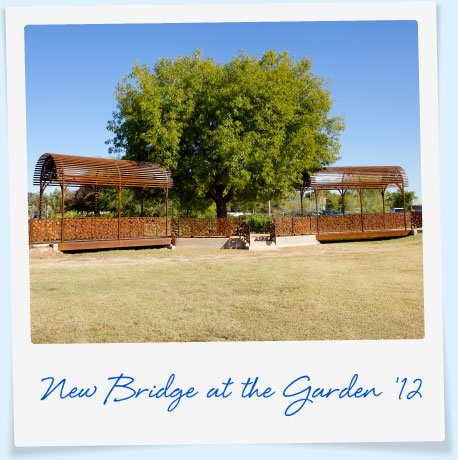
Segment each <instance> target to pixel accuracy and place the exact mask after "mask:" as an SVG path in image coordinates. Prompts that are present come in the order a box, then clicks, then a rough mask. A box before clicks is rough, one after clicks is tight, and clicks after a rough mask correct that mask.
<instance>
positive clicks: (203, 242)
mask: <svg viewBox="0 0 458 460" xmlns="http://www.w3.org/2000/svg"><path fill="white" fill-rule="evenodd" d="M172 245H174V246H175V247H177V248H202V249H248V246H247V244H246V243H245V241H244V240H242V239H241V238H239V237H237V236H235V237H231V238H216V237H215V238H173V239H172Z"/></svg>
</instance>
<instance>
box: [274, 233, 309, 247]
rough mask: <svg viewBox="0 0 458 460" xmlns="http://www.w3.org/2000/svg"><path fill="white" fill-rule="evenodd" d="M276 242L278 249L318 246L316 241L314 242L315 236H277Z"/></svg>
mask: <svg viewBox="0 0 458 460" xmlns="http://www.w3.org/2000/svg"><path fill="white" fill-rule="evenodd" d="M276 240H277V247H278V248H288V247H292V246H308V245H310V244H318V241H317V240H316V235H297V236H277V238H276Z"/></svg>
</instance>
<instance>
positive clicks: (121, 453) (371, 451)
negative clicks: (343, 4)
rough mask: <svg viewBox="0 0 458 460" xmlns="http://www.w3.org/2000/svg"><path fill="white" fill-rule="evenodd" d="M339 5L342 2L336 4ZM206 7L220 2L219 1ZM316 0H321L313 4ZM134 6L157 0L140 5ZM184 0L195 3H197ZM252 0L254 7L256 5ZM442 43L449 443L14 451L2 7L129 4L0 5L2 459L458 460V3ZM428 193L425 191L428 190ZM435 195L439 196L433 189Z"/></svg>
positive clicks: (7, 1)
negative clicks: (426, 459) (235, 459)
mask: <svg viewBox="0 0 458 460" xmlns="http://www.w3.org/2000/svg"><path fill="white" fill-rule="evenodd" d="M334 1H335V2H336V1H338V0H334ZM200 2H201V3H216V1H215V0H213V1H211V2H208V1H207V2H205V1H204V0H200ZM315 2H317V0H315ZM134 3H135V4H152V3H159V2H152V1H142V0H136V1H135V2H134ZM181 3H193V2H191V1H188V2H185V1H182V2H181ZM253 3H254V2H253ZM436 3H437V6H438V39H439V40H438V42H439V50H438V52H439V54H438V55H439V116H440V163H441V196H442V201H441V214H442V222H441V226H442V232H441V233H442V234H441V237H442V248H443V249H442V267H443V278H442V279H443V292H444V347H445V351H444V354H445V398H446V433H447V440H446V441H445V442H442V443H396V444H328V445H310V444H298V445H257V446H254V445H250V446H240V445H235V446H233V445H226V446H178V447H175V446H171V447H168V446H167V447H96V448H94V447H81V448H21V449H18V448H15V447H14V446H13V407H12V392H13V389H12V363H11V313H10V293H9V286H10V279H9V257H10V251H9V246H8V238H9V226H8V218H7V216H8V213H9V197H8V168H7V161H8V152H7V118H6V75H5V18H4V8H5V7H8V6H37V5H38V4H43V5H95V4H97V5H114V4H119V5H123V4H128V2H126V1H116V0H96V1H89V0H84V1H76V0H73V1H72V0H66V1H65V0H61V1H57V0H47V1H46V2H39V1H33V0H30V1H25V0H24V1H13V0H0V8H1V21H0V28H1V31H0V62H1V69H0V94H1V95H0V155H1V162H0V164H1V165H2V167H1V168H0V196H1V197H2V205H3V206H2V210H3V213H2V215H3V216H4V219H3V222H4V223H3V225H0V241H2V242H3V244H2V246H1V248H2V249H1V250H2V253H1V255H2V257H1V259H0V270H1V275H2V276H1V277H0V287H1V292H2V297H3V305H2V306H1V309H0V349H1V350H2V353H1V359H2V362H1V370H2V372H1V374H0V375H1V376H2V378H1V380H0V392H1V394H0V432H1V436H2V438H1V442H0V445H1V450H0V459H13V458H33V459H45V458H46V459H48V458H56V459H57V458H71V459H75V458H84V459H93V458H97V459H115V460H116V459H121V458H122V459H124V458H129V459H130V460H135V459H143V458H160V459H181V458H186V459H199V460H200V459H207V458H208V459H215V458H216V459H232V458H262V459H265V460H269V459H278V458H288V459H296V458H313V459H334V458H336V459H337V458H339V459H341V458H351V459H355V460H358V459H367V458H371V459H385V458H390V459H393V458H430V459H438V458H447V459H448V458H458V447H457V441H458V427H457V420H456V419H457V415H458V375H457V367H458V366H457V358H456V350H458V334H457V331H456V328H457V327H458V313H457V306H456V301H455V299H456V298H457V288H458V284H457V283H456V282H454V281H455V278H456V274H457V273H458V270H457V269H456V261H457V260H458V254H457V244H456V239H455V238H454V234H453V233H452V232H453V231H456V230H457V229H458V225H457V224H458V219H457V218H456V214H457V211H456V209H455V208H456V201H457V200H456V199H455V196H456V190H455V187H454V185H455V184H456V178H455V171H458V154H457V153H458V149H457V141H456V139H457V136H456V130H457V128H456V123H457V120H458V117H457V113H456V110H457V107H458V98H457V93H458V91H457V86H458V71H457V70H458V63H457V62H458V60H457V49H458V27H457V21H458V2H457V1H456V0H438V1H437V2H436ZM425 190H427V189H425ZM429 192H430V193H433V194H437V191H435V190H430V191H429Z"/></svg>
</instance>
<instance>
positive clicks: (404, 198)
mask: <svg viewBox="0 0 458 460" xmlns="http://www.w3.org/2000/svg"><path fill="white" fill-rule="evenodd" d="M402 202H403V205H404V230H407V217H406V194H405V191H404V186H402Z"/></svg>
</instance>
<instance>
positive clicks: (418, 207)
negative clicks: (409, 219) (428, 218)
mask: <svg viewBox="0 0 458 460" xmlns="http://www.w3.org/2000/svg"><path fill="white" fill-rule="evenodd" d="M410 209H411V210H412V211H421V210H422V205H421V201H412V206H411V207H410Z"/></svg>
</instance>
